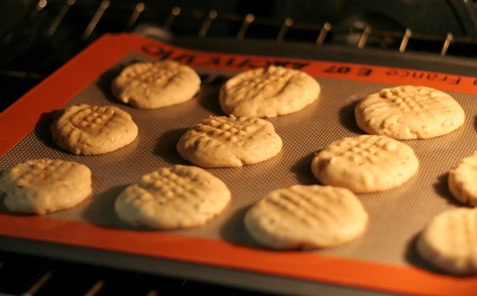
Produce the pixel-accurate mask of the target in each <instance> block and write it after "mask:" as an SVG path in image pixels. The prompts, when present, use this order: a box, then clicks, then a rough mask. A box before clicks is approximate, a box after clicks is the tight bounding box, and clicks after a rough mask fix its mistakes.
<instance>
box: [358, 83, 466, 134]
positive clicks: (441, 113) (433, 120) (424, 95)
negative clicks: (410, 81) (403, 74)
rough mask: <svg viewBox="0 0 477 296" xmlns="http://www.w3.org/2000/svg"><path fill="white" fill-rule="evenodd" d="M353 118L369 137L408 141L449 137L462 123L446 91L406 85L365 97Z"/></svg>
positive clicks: (457, 107) (459, 109)
mask: <svg viewBox="0 0 477 296" xmlns="http://www.w3.org/2000/svg"><path fill="white" fill-rule="evenodd" d="M355 117H356V123H357V124H358V126H359V128H361V129H362V130H363V131H365V132H366V133H368V134H372V135H384V136H388V137H391V138H393V139H397V140H411V139H427V138H432V137H437V136H442V135H445V134H448V133H450V132H452V131H454V130H456V129H457V128H459V127H460V126H462V125H463V124H464V120H465V113H464V110H463V109H462V107H461V106H460V105H459V103H458V102H457V101H456V100H455V99H454V98H453V97H451V96H450V95H449V94H447V93H445V92H442V91H439V90H436V89H433V88H430V87H425V86H412V85H405V86H397V87H393V88H385V89H382V90H381V91H379V92H377V93H374V94H371V95H369V96H368V97H366V98H364V99H363V100H361V101H360V102H358V104H357V105H356V107H355Z"/></svg>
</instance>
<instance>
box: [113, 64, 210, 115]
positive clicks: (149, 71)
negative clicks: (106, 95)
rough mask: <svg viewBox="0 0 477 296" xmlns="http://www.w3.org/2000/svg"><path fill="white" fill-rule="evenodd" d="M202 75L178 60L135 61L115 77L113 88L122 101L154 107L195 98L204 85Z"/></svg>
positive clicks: (142, 106)
mask: <svg viewBox="0 0 477 296" xmlns="http://www.w3.org/2000/svg"><path fill="white" fill-rule="evenodd" d="M200 83H201V81H200V77H199V75H198V74H197V73H196V72H195V70H194V69H192V68H191V67H189V66H186V65H182V64H179V63H178V62H176V61H172V60H164V61H160V62H143V63H135V64H131V65H129V66H127V67H125V68H124V69H123V70H122V72H121V73H120V74H119V75H118V76H117V77H116V78H115V79H114V80H113V81H112V83H111V91H112V93H113V95H114V96H115V97H116V98H117V99H118V100H120V101H122V102H124V103H127V104H131V105H132V106H134V107H137V108H144V109H154V108H161V107H167V106H172V105H176V104H180V103H183V102H186V101H188V100H190V99H192V98H193V97H194V96H195V95H196V94H197V93H198V92H199V89H200Z"/></svg>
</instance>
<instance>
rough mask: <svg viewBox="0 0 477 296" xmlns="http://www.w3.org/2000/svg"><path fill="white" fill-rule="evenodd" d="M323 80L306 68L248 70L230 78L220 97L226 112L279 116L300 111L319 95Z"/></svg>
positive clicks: (274, 67) (237, 114)
mask: <svg viewBox="0 0 477 296" xmlns="http://www.w3.org/2000/svg"><path fill="white" fill-rule="evenodd" d="M320 92H321V88H320V84H319V83H318V82H317V81H316V79H314V78H313V77H311V76H310V75H308V74H307V73H305V72H302V71H300V70H294V69H289V68H284V67H279V66H268V67H266V68H258V69H253V70H248V71H244V72H242V73H239V74H237V75H235V76H234V77H232V78H230V79H229V80H227V81H226V82H225V83H224V84H223V85H222V87H221V89H220V95H219V101H220V105H221V107H222V110H223V111H224V112H225V113H226V114H229V115H230V114H232V115H235V116H246V117H267V118H271V117H276V116H278V115H285V114H289V113H293V112H297V111H299V110H301V109H303V108H305V107H306V106H307V105H309V104H311V103H313V102H314V101H316V100H317V99H318V96H319V95H320Z"/></svg>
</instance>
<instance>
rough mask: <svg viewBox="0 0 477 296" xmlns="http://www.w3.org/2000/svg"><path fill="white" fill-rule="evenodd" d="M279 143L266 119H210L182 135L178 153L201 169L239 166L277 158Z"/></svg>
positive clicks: (280, 144) (210, 117)
mask: <svg viewBox="0 0 477 296" xmlns="http://www.w3.org/2000/svg"><path fill="white" fill-rule="evenodd" d="M281 148H282V140H281V138H280V136H279V135H278V134H277V133H276V132H275V129H274V127H273V125H272V124H271V123H270V122H268V121H267V120H265V119H260V118H247V117H235V116H233V115H231V116H209V117H208V118H206V119H204V120H203V121H202V122H200V123H199V124H197V125H196V126H195V127H193V128H191V129H189V130H188V131H186V132H185V133H184V135H182V137H181V138H180V139H179V141H178V143H177V151H178V152H179V154H180V155H181V156H182V158H184V159H187V160H189V161H190V162H191V163H193V164H195V165H198V166H201V167H209V168H210V167H240V166H243V165H249V164H254V163H258V162H262V161H265V160H267V159H270V158H272V157H274V156H275V155H277V154H278V153H279V152H280V150H281Z"/></svg>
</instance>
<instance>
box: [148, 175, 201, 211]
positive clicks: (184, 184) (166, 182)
mask: <svg viewBox="0 0 477 296" xmlns="http://www.w3.org/2000/svg"><path fill="white" fill-rule="evenodd" d="M208 184H209V181H208V180H205V179H202V178H200V177H199V176H197V175H193V174H191V173H190V172H187V173H184V171H181V174H180V175H179V174H178V173H177V172H174V171H172V170H170V169H166V168H162V169H160V170H158V171H155V172H152V173H150V174H147V175H144V176H143V177H141V179H140V182H139V186H141V187H143V188H145V189H147V190H148V191H151V192H156V193H157V194H156V195H155V201H156V202H158V203H159V204H164V203H166V202H168V201H170V200H172V199H182V200H184V201H187V202H191V203H193V204H194V207H199V205H200V203H202V202H204V200H205V197H204V196H203V195H200V194H197V192H198V191H202V190H201V187H198V186H197V185H204V186H206V185H208Z"/></svg>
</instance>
